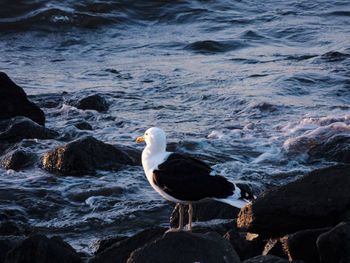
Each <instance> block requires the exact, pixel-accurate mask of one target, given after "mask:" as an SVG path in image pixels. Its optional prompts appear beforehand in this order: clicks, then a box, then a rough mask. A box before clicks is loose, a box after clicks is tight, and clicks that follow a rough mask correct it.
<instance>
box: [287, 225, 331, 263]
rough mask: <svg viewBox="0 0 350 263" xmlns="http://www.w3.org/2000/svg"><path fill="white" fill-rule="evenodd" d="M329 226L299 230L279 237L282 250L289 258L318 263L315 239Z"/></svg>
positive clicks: (327, 229)
mask: <svg viewBox="0 0 350 263" xmlns="http://www.w3.org/2000/svg"><path fill="white" fill-rule="evenodd" d="M329 230H330V228H329V227H327V228H317V229H307V230H301V231H298V232H296V233H294V234H290V235H288V236H286V237H285V238H283V239H281V242H282V245H283V248H284V251H285V252H286V254H287V255H288V258H289V259H290V260H304V261H306V262H308V263H319V262H320V259H319V254H318V251H317V246H316V240H317V238H318V236H319V235H321V234H322V233H324V232H327V231H329Z"/></svg>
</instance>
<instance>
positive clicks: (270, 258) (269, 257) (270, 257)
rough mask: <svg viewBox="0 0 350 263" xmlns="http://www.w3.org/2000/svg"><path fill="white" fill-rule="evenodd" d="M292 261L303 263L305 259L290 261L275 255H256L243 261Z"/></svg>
mask: <svg viewBox="0 0 350 263" xmlns="http://www.w3.org/2000/svg"><path fill="white" fill-rule="evenodd" d="M291 262H292V263H303V261H289V260H288V259H284V258H280V257H277V256H273V255H266V256H262V255H260V256H256V257H253V258H249V259H247V260H244V261H243V262H242V263H291Z"/></svg>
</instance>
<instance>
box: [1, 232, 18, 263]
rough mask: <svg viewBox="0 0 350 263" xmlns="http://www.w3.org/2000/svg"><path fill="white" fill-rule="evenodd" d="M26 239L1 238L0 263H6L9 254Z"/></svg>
mask: <svg viewBox="0 0 350 263" xmlns="http://www.w3.org/2000/svg"><path fill="white" fill-rule="evenodd" d="M23 239H24V238H22V237H17V236H6V237H0V263H3V262H4V261H5V258H6V255H7V252H9V251H10V250H11V249H12V248H13V247H14V246H15V245H17V244H18V243H19V242H21V241H22V240H23Z"/></svg>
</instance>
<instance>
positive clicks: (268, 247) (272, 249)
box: [262, 238, 288, 259]
mask: <svg viewBox="0 0 350 263" xmlns="http://www.w3.org/2000/svg"><path fill="white" fill-rule="evenodd" d="M282 243H283V238H273V239H272V238H271V239H269V240H268V241H267V242H266V244H265V247H264V250H263V253H262V255H264V256H266V255H274V256H277V257H280V258H287V259H288V254H287V253H286V252H285V250H284V247H283V245H282Z"/></svg>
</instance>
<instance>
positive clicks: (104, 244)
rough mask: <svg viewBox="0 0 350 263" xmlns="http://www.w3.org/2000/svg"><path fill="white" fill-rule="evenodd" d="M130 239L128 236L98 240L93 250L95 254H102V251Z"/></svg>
mask: <svg viewBox="0 0 350 263" xmlns="http://www.w3.org/2000/svg"><path fill="white" fill-rule="evenodd" d="M126 238H128V237H127V236H114V237H108V238H104V239H101V240H98V241H97V242H95V243H94V244H93V250H94V254H95V255H97V254H100V253H101V252H102V251H104V250H106V249H107V248H109V247H111V246H112V245H114V244H116V243H118V242H119V241H122V240H124V239H126Z"/></svg>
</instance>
